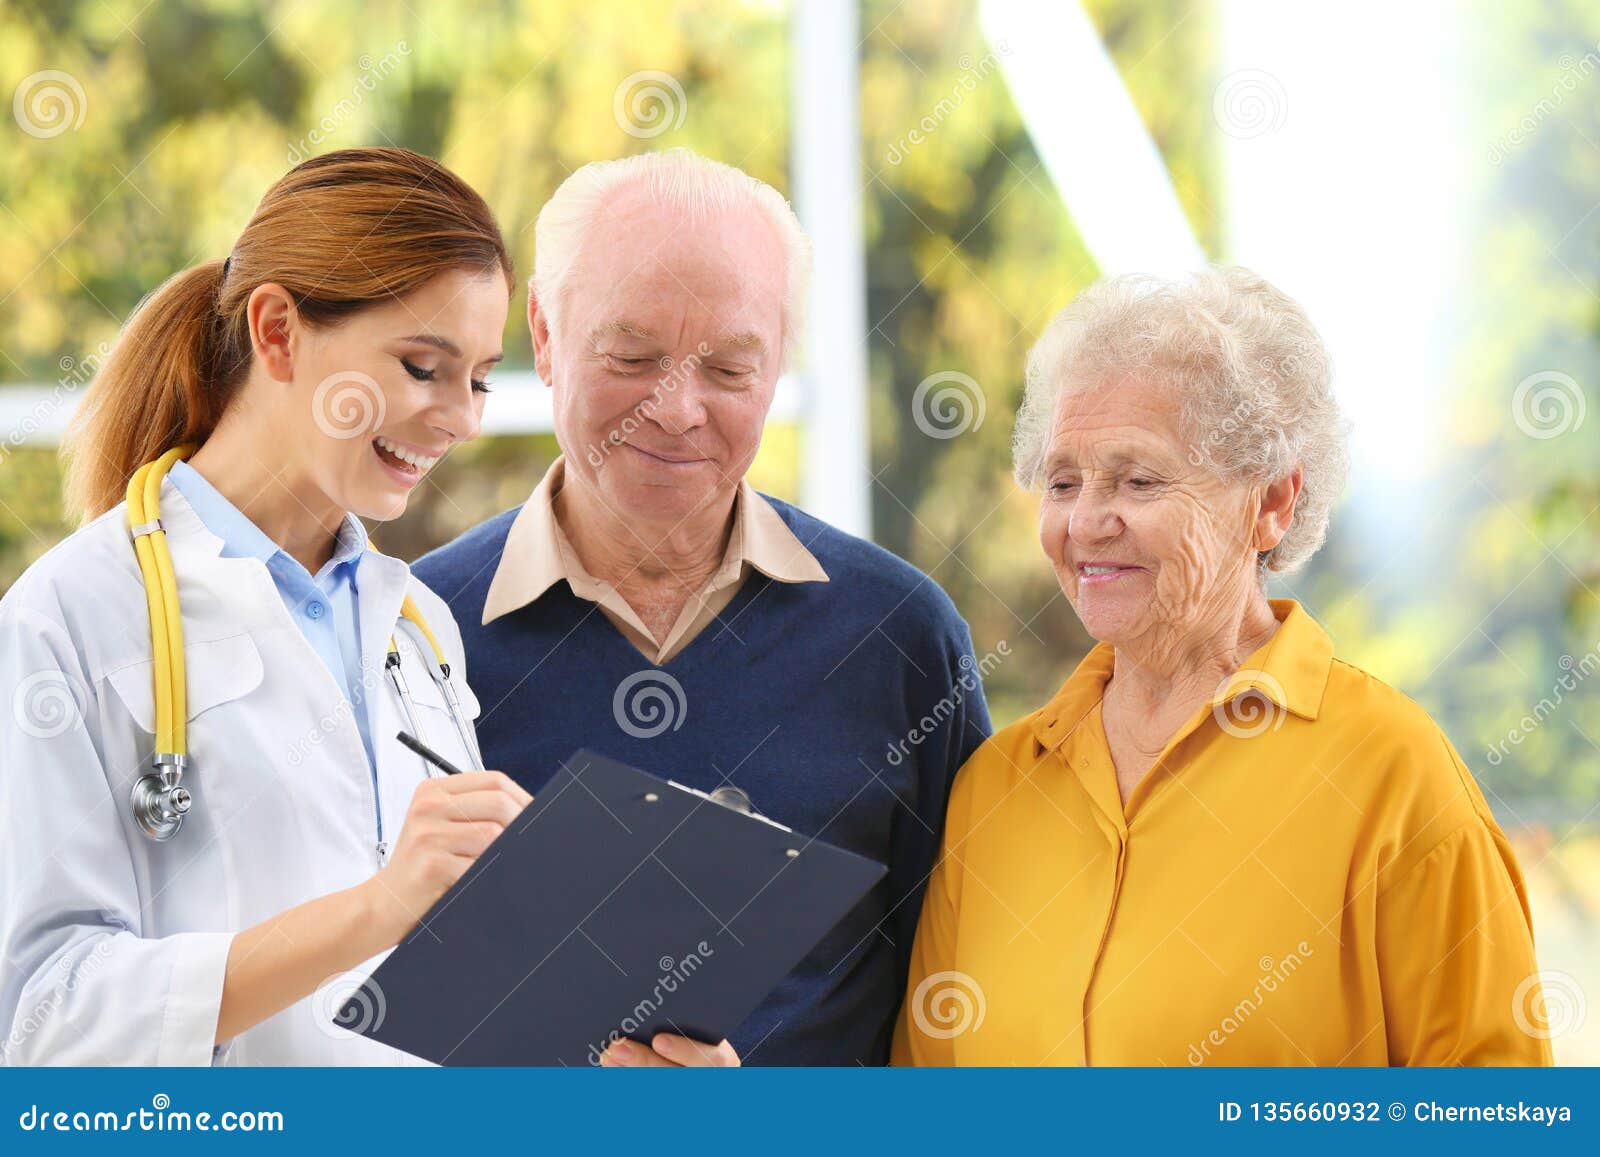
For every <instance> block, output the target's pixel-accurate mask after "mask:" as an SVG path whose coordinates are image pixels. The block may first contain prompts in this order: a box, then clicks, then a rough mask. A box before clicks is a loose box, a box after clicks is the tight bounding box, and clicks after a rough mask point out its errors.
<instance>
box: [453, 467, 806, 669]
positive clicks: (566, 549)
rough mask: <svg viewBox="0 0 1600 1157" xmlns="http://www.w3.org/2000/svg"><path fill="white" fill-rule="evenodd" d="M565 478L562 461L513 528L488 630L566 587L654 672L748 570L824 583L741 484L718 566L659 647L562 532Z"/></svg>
mask: <svg viewBox="0 0 1600 1157" xmlns="http://www.w3.org/2000/svg"><path fill="white" fill-rule="evenodd" d="M564 472H565V463H564V460H563V459H561V458H557V459H556V460H555V461H554V462H552V463H551V464H550V469H549V470H547V471H546V472H545V476H544V478H543V479H541V480H540V482H539V485H538V486H537V487H535V488H534V491H533V494H532V495H531V496H530V497H529V499H528V501H527V502H526V503H525V504H524V505H523V507H522V510H521V511H520V512H519V513H518V514H517V517H516V519H515V521H513V522H512V524H511V530H510V532H509V533H508V534H507V535H506V544H505V548H504V550H502V551H501V554H500V565H499V566H498V567H497V568H496V569H495V572H494V578H493V579H492V580H491V581H490V583H489V593H488V595H487V596H486V597H485V599H484V603H483V621H484V623H485V624H487V623H490V622H493V621H494V620H495V619H497V618H499V617H500V616H501V615H505V614H509V613H510V612H512V611H514V610H516V609H517V608H519V607H524V606H527V605H528V604H529V603H531V602H533V601H534V600H535V599H537V598H538V597H539V596H540V595H542V594H544V592H545V591H547V590H549V589H550V588H551V587H552V586H554V585H555V584H556V583H558V582H561V581H563V580H565V581H566V583H567V584H568V585H569V586H570V587H571V588H572V593H573V594H575V595H577V596H578V597H579V598H580V599H585V600H587V601H588V602H591V603H594V604H595V606H597V607H598V608H599V609H600V612H601V614H603V615H605V617H606V618H607V619H609V620H610V621H611V623H612V625H613V626H615V627H616V628H617V630H618V631H620V632H621V633H622V636H623V638H625V639H627V640H628V642H630V643H632V644H633V645H634V646H635V647H637V648H638V649H639V651H640V653H641V654H643V655H644V657H645V658H646V659H649V660H650V661H651V662H652V663H654V664H656V666H658V667H659V666H661V665H662V664H663V663H666V662H668V661H670V660H671V659H672V657H673V656H674V655H677V654H678V653H679V652H680V651H682V650H683V649H684V648H685V647H687V646H688V645H689V644H690V643H691V642H693V641H694V639H695V637H696V636H697V635H699V633H700V632H701V631H702V630H704V629H705V627H706V624H708V623H710V622H712V621H713V620H714V619H715V618H716V617H717V614H718V613H719V612H720V611H721V610H722V609H723V608H724V607H726V606H727V605H728V604H729V603H730V602H732V601H733V596H734V595H736V594H738V593H739V588H740V587H741V586H742V585H743V584H744V580H745V578H746V576H747V575H749V573H750V571H751V569H752V568H753V569H755V570H759V571H760V572H761V573H762V574H764V575H767V576H768V577H769V578H772V579H775V580H776V581H778V582H783V583H810V582H824V583H825V582H827V581H828V573H827V572H826V571H825V570H823V569H822V564H821V563H819V562H818V561H817V560H816V558H815V557H814V556H813V555H812V553H811V552H810V551H809V550H807V549H806V548H805V545H804V544H803V543H802V542H801V541H800V540H799V539H798V538H796V537H795V534H794V532H793V531H792V530H790V529H789V526H788V524H787V523H786V522H784V521H783V517H782V516H781V515H779V513H778V512H777V511H776V510H774V509H773V508H772V504H771V503H769V502H768V501H767V500H766V499H765V498H762V497H761V495H759V494H757V493H756V491H755V488H754V487H753V486H751V485H750V483H749V482H747V481H744V480H741V481H740V482H739V492H738V495H737V496H736V497H735V498H734V503H733V533H732V534H731V535H729V536H728V549H727V551H726V552H725V553H724V554H723V556H722V563H721V565H720V566H718V567H717V569H716V570H715V571H714V572H713V573H712V575H711V577H710V578H709V579H707V580H706V582H705V584H704V585H703V586H702V587H701V588H700V589H699V590H698V591H696V592H695V593H694V594H693V595H691V596H690V597H689V601H688V602H687V603H686V604H685V605H684V608H683V610H682V611H681V612H679V614H678V618H677V621H676V622H674V623H673V624H672V629H671V630H670V631H668V632H667V636H666V638H664V639H657V638H656V637H655V636H654V635H653V634H652V633H651V631H650V628H649V627H647V626H645V624H644V621H643V620H642V619H640V618H639V616H638V614H637V613H636V612H635V611H634V609H633V608H632V607H630V606H629V605H628V603H627V601H626V600H625V599H624V598H623V597H622V596H621V595H620V594H619V593H618V592H617V589H616V588H615V587H614V586H612V585H611V584H610V583H608V582H604V581H602V580H600V579H597V578H595V577H594V576H593V575H591V574H590V573H589V572H588V571H587V570H585V569H584V566H583V563H582V562H581V561H579V559H578V554H577V551H575V550H573V548H572V543H571V541H570V540H569V539H568V538H567V535H566V533H565V532H564V531H563V530H562V529H561V524H560V523H559V522H558V521H557V520H556V512H555V498H556V494H557V493H558V492H559V491H560V490H561V482H562V478H563V477H564Z"/></svg>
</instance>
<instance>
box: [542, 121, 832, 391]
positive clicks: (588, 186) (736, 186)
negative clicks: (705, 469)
mask: <svg viewBox="0 0 1600 1157" xmlns="http://www.w3.org/2000/svg"><path fill="white" fill-rule="evenodd" d="M638 184H642V185H644V186H645V188H646V189H647V190H648V191H649V193H650V195H651V197H653V198H654V200H655V202H656V203H657V204H660V205H666V206H670V207H672V208H675V209H679V210H681V211H682V212H684V213H685V214H686V215H687V216H689V217H690V218H691V219H704V218H706V217H709V216H714V215H716V214H718V213H725V212H728V211H729V210H733V209H740V208H753V209H755V210H756V211H757V212H758V213H760V214H761V215H762V216H763V217H765V218H766V219H767V220H768V221H769V222H771V224H772V227H773V229H774V230H776V232H777V234H778V238H779V240H780V241H781V243H782V245H783V250H784V254H785V256H786V259H787V270H786V277H785V281H786V284H785V288H784V299H783V364H784V365H787V364H788V363H789V358H790V357H791V355H792V354H793V352H794V350H795V348H796V346H797V345H798V344H799V342H800V338H801V335H802V333H803V332H804V326H805V301H806V289H807V286H808V285H809V283H810V280H811V242H810V240H809V239H808V238H807V237H806V235H805V231H804V230H803V229H801V227H800V221H799V219H798V218H797V217H796V216H795V214H794V210H793V209H792V208H790V206H789V202H788V201H786V200H785V199H784V197H783V194H782V193H779V192H778V191H777V190H776V189H774V188H773V187H772V186H771V185H769V184H767V183H766V182H765V181H760V180H757V179H756V178H755V177H752V176H751V175H750V174H749V173H746V172H744V171H743V170H741V169H736V168H734V167H733V166H732V165H725V164H723V163H722V162H721V161H713V160H711V159H710V158H708V157H702V156H700V155H699V154H698V153H693V152H690V151H689V150H688V149H669V150H667V151H665V152H660V153H639V154H637V155H635V156H631V157H622V158H620V159H618V160H614V161H593V162H591V163H589V164H587V165H584V166H583V167H582V168H581V169H579V170H577V171H576V172H574V173H573V174H572V175H571V176H570V177H568V178H567V179H566V180H565V181H562V182H561V186H560V187H559V188H558V189H556V191H555V193H554V194H552V195H551V197H550V200H549V201H548V202H546V203H545V206H544V208H543V209H541V210H540V211H539V220H538V222H537V224H536V225H535V226H534V246H535V249H534V259H533V278H532V281H533V287H534V292H535V293H537V294H538V298H539V302H540V304H541V305H542V306H543V307H544V310H545V313H546V314H547V315H548V316H549V319H550V329H551V332H552V333H554V332H555V330H556V328H557V325H558V319H559V318H560V316H561V308H562V305H563V304H564V302H563V290H564V289H565V287H566V281H567V278H568V277H569V276H571V274H572V269H573V264H574V262H575V260H576V259H577V255H578V251H579V249H580V248H581V247H582V244H583V237H584V233H585V232H586V231H587V229H588V228H589V225H590V223H591V222H592V221H593V220H594V217H595V214H596V213H597V212H598V211H599V210H600V208H601V206H603V205H604V204H605V203H606V201H607V199H608V198H610V197H611V196H612V195H613V194H615V193H617V192H619V191H620V190H622V189H624V188H628V187H631V186H634V185H638Z"/></svg>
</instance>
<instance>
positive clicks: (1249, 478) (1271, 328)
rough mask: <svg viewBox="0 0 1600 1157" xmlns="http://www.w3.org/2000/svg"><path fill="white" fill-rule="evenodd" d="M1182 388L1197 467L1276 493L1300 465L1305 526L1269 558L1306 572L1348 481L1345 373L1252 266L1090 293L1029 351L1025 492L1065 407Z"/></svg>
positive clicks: (1097, 287)
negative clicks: (1112, 388) (1073, 397)
mask: <svg viewBox="0 0 1600 1157" xmlns="http://www.w3.org/2000/svg"><path fill="white" fill-rule="evenodd" d="M1129 376H1133V377H1146V378H1149V379H1151V380H1154V381H1158V382H1162V383H1165V384H1166V385H1168V386H1170V387H1171V388H1172V389H1174V390H1176V391H1177V395H1178V401H1179V413H1180V420H1181V423H1182V428H1183V430H1184V432H1185V437H1186V438H1187V439H1188V440H1189V447H1188V457H1189V461H1190V462H1192V463H1194V464H1195V465H1196V466H1201V467H1203V468H1205V469H1208V470H1211V471H1213V472H1214V473H1216V474H1218V475H1219V476H1221V477H1223V478H1225V479H1228V480H1230V481H1246V482H1252V483H1261V484H1265V483H1269V482H1273V481H1275V480H1277V479H1279V478H1282V477H1283V476H1284V475H1285V474H1287V473H1288V472H1289V471H1290V470H1292V469H1293V468H1294V466H1295V465H1296V464H1297V463H1298V464H1299V465H1300V467H1301V470H1302V475H1303V481H1302V487H1301V491H1300V497H1299V500H1298V502H1297V503H1296V504H1295V511H1294V522H1293V524H1292V525H1291V526H1290V527H1289V531H1288V533H1287V534H1285V535H1284V537H1283V540H1282V541H1281V542H1279V543H1278V545H1277V546H1275V547H1273V548H1272V549H1271V550H1269V551H1263V552H1261V555H1260V563H1261V566H1262V567H1263V569H1264V570H1273V571H1292V570H1295V569H1297V568H1299V567H1300V566H1302V565H1303V564H1304V563H1305V562H1306V560H1307V559H1309V558H1310V557H1311V556H1312V555H1313V554H1315V553H1316V550H1317V548H1318V547H1319V546H1321V545H1322V541H1323V539H1324V538H1325V537H1326V536H1327V532H1328V515H1329V513H1330V512H1331V511H1332V509H1333V505H1334V503H1335V502H1336V501H1337V500H1338V498H1339V495H1340V493H1341V492H1342V491H1343V489H1344V482H1345V475H1346V474H1347V473H1348V471H1349V450H1348V446H1347V440H1348V438H1347V428H1346V424H1345V422H1344V420H1343V418H1342V417H1341V416H1340V413H1339V405H1338V402H1337V401H1336V400H1335V399H1334V396H1333V388H1332V376H1333V375H1332V367H1331V365H1330V362H1329V359H1328V351H1327V350H1326V349H1325V348H1324V347H1323V344H1322V339H1321V337H1319V336H1318V334H1317V331H1316V328H1315V327H1314V326H1313V325H1312V324H1311V319H1310V318H1309V317H1308V316H1306V312H1305V310H1304V309H1302V308H1301V307H1300V305H1299V303H1298V302H1296V301H1295V300H1294V299H1293V298H1291V297H1289V296H1288V295H1287V294H1284V293H1282V292H1280V291H1279V290H1278V289H1276V288H1274V287H1273V286H1272V285H1270V284H1268V283H1267V282H1266V281H1265V280H1264V279H1262V278H1261V277H1259V276H1257V275H1256V274H1255V273H1252V272H1251V271H1250V270H1248V269H1243V268H1240V267H1238V266H1214V267H1212V268H1209V269H1205V270H1202V271H1200V272H1197V273H1193V274H1189V275H1187V276H1183V277H1178V278H1171V279H1169V278H1161V277H1152V276H1147V275H1141V274H1133V275H1126V276H1121V277H1109V278H1105V279H1103V280H1101V281H1098V282H1096V283H1095V284H1094V285H1091V286H1090V287H1089V288H1088V289H1086V290H1084V291H1083V292H1082V293H1081V294H1079V295H1078V297H1077V298H1076V299H1075V300H1074V301H1073V302H1072V304H1071V305H1069V306H1067V308H1065V309H1064V310H1062V311H1061V312H1060V313H1059V314H1057V315H1056V316H1055V318H1054V319H1053V320H1052V321H1051V322H1050V324H1049V326H1048V327H1046V329H1045V331H1044V334H1043V335H1042V336H1041V337H1040V338H1039V340H1038V341H1037V342H1036V343H1035V344H1034V347H1033V349H1032V350H1031V351H1030V352H1029V354H1028V369H1027V390H1026V393H1025V394H1024V396H1023V400H1022V408H1021V410H1020V411H1019V412H1018V414H1017V424H1016V431H1015V434H1014V436H1013V449H1014V462H1015V466H1016V476H1017V481H1018V482H1019V483H1021V484H1022V485H1024V486H1028V487H1035V486H1038V485H1039V483H1040V481H1041V479H1040V477H1039V475H1040V471H1041V469H1042V467H1043V463H1044V457H1045V454H1046V451H1047V449H1048V443H1049V438H1050V428H1051V424H1052V420H1053V417H1054V413H1055V404H1056V399H1057V397H1058V396H1059V394H1060V393H1061V391H1062V390H1064V389H1084V388H1088V387H1093V386H1096V385H1099V384H1101V383H1105V382H1114V381H1119V380H1122V379H1123V378H1126V377H1129Z"/></svg>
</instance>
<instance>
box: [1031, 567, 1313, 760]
mask: <svg viewBox="0 0 1600 1157" xmlns="http://www.w3.org/2000/svg"><path fill="white" fill-rule="evenodd" d="M1268 603H1269V605H1270V606H1271V607H1272V614H1273V617H1274V618H1276V619H1277V620H1278V629H1277V630H1276V631H1275V632H1273V635H1272V638H1270V639H1268V640H1267V641H1266V642H1265V643H1263V644H1262V645H1261V646H1260V647H1258V648H1256V650H1255V651H1253V652H1252V653H1251V654H1250V656H1249V657H1248V658H1247V659H1245V661H1244V663H1243V664H1241V665H1240V667H1239V669H1238V670H1237V671H1235V672H1234V673H1233V674H1232V675H1231V676H1229V678H1228V680H1227V682H1226V683H1224V684H1223V685H1222V687H1220V688H1218V691H1217V694H1216V695H1215V696H1213V698H1212V704H1213V705H1215V704H1217V703H1225V702H1228V701H1230V700H1232V699H1235V698H1237V697H1238V696H1240V695H1243V694H1244V693H1246V692H1248V691H1257V692H1259V693H1260V694H1261V695H1262V696H1264V697H1265V698H1266V699H1268V700H1270V701H1271V702H1273V703H1275V704H1276V705H1277V706H1279V707H1281V708H1283V709H1284V710H1285V711H1288V712H1290V713H1291V714H1294V715H1298V716H1300V717H1301V718H1302V719H1315V718H1316V717H1317V715H1318V713H1319V712H1320V711H1321V709H1322V694H1323V691H1324V690H1326V688H1327V685H1328V671H1329V669H1330V667H1331V666H1332V663H1333V640H1332V639H1331V638H1329V637H1328V633H1327V632H1326V631H1324V630H1323V629H1322V627H1321V625H1320V624H1319V623H1318V622H1317V621H1316V620H1315V619H1313V618H1312V617H1311V615H1310V614H1309V613H1308V612H1307V611H1306V610H1305V608H1304V607H1302V606H1301V605H1300V604H1299V603H1298V602H1297V601H1296V600H1294V599H1269V600H1268ZM1114 656H1115V650H1114V648H1113V647H1112V646H1111V644H1109V643H1098V644H1096V645H1095V647H1094V649H1093V650H1091V651H1090V652H1089V653H1088V654H1087V655H1086V656H1084V659H1083V662H1081V663H1079V664H1078V667H1077V669H1076V670H1075V671H1073V672H1072V674H1071V675H1069V676H1068V677H1067V681H1066V682H1065V683H1063V684H1062V685H1061V690H1059V691H1057V692H1056V694H1055V697H1054V698H1053V699H1051V700H1050V702H1049V703H1047V704H1045V705H1044V707H1042V708H1040V709H1039V710H1038V711H1037V712H1035V713H1034V717H1033V734H1034V737H1035V738H1036V739H1037V740H1038V741H1039V744H1040V746H1042V747H1044V748H1045V749H1046V750H1049V749H1052V748H1056V747H1059V746H1060V745H1061V744H1062V743H1064V742H1065V741H1066V740H1067V738H1068V737H1069V736H1071V735H1072V733H1073V732H1074V731H1075V730H1076V729H1077V726H1078V724H1080V723H1081V722H1083V720H1084V719H1085V718H1086V717H1087V716H1088V715H1089V713H1090V712H1091V711H1092V710H1094V707H1095V704H1097V703H1099V702H1100V700H1101V698H1102V696H1104V694H1105V687H1106V683H1108V682H1109V681H1110V679H1111V673H1112V669H1113V661H1114Z"/></svg>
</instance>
